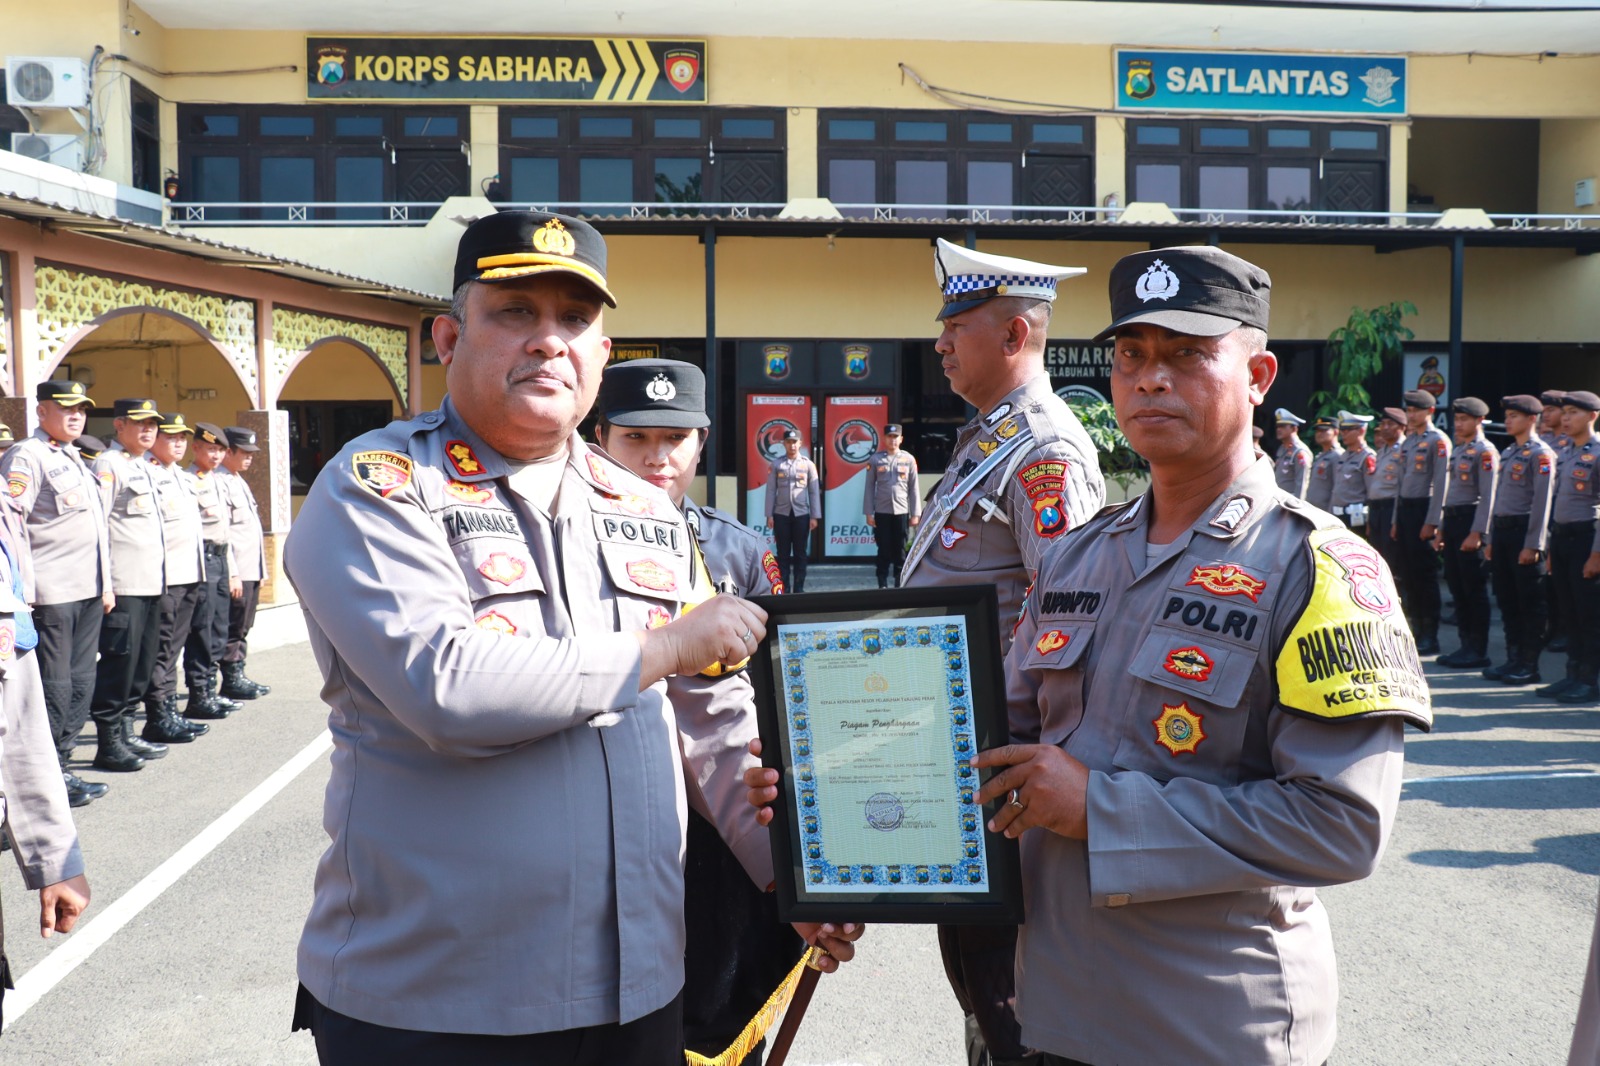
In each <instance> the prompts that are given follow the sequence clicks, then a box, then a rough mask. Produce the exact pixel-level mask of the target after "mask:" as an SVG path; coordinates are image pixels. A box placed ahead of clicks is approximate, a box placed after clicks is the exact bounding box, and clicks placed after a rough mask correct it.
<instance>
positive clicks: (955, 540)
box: [939, 526, 967, 549]
mask: <svg viewBox="0 0 1600 1066" xmlns="http://www.w3.org/2000/svg"><path fill="white" fill-rule="evenodd" d="M966 536H967V534H966V532H965V531H964V530H960V529H955V528H953V527H951V526H945V527H944V528H943V529H941V530H939V543H940V544H942V545H944V547H945V548H946V549H949V548H954V547H955V546H956V545H957V544H959V543H961V541H962V540H964V539H966Z"/></svg>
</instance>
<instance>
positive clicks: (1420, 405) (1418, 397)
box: [1401, 389, 1439, 411]
mask: <svg viewBox="0 0 1600 1066" xmlns="http://www.w3.org/2000/svg"><path fill="white" fill-rule="evenodd" d="M1401 398H1402V399H1403V400H1405V402H1406V406H1407V407H1415V408H1417V409H1418V410H1425V411H1431V410H1433V409H1434V408H1435V407H1438V406H1439V397H1437V396H1435V395H1434V394H1433V393H1431V392H1429V391H1428V390H1427V389H1412V390H1411V391H1409V392H1407V393H1406V394H1405V396H1403V397H1401Z"/></svg>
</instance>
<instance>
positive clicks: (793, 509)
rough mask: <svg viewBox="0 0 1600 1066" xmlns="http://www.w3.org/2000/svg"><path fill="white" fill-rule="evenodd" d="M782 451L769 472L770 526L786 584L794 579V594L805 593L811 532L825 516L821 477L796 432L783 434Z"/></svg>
mask: <svg viewBox="0 0 1600 1066" xmlns="http://www.w3.org/2000/svg"><path fill="white" fill-rule="evenodd" d="M783 448H784V457H783V458H782V459H779V460H778V461H777V462H775V463H773V464H772V468H771V469H770V470H768V471H767V525H768V526H770V527H771V528H772V539H773V540H774V541H775V542H776V543H777V546H778V570H779V571H780V573H781V574H782V576H783V583H784V585H786V586H787V585H789V583H790V581H791V579H792V580H793V582H794V585H793V588H794V591H795V592H804V591H805V588H806V560H807V557H808V556H809V555H810V554H811V532H812V530H814V529H816V528H817V522H818V520H819V518H820V516H821V514H822V478H821V476H820V475H819V474H818V473H817V467H816V464H814V463H813V462H812V461H811V460H810V459H809V458H807V457H806V456H804V455H801V454H800V434H799V432H798V431H797V430H793V429H791V430H789V431H787V432H786V433H784V435H783Z"/></svg>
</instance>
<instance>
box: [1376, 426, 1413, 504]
mask: <svg viewBox="0 0 1600 1066" xmlns="http://www.w3.org/2000/svg"><path fill="white" fill-rule="evenodd" d="M1402 443H1404V438H1402V439H1401V440H1397V441H1395V442H1394V443H1393V444H1391V445H1389V446H1387V447H1385V448H1379V449H1378V469H1377V470H1376V471H1375V472H1374V473H1373V475H1372V476H1371V477H1369V478H1367V499H1369V500H1393V499H1398V498H1399V496H1400V477H1401V475H1402V474H1403V473H1404V471H1405V467H1404V463H1405V461H1406V459H1405V455H1404V454H1403V451H1402V448H1401V444H1402Z"/></svg>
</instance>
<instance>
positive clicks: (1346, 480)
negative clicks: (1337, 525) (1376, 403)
mask: <svg viewBox="0 0 1600 1066" xmlns="http://www.w3.org/2000/svg"><path fill="white" fill-rule="evenodd" d="M1371 421H1372V416H1371V415H1358V414H1354V413H1352V412H1350V411H1340V412H1339V441H1340V443H1341V444H1343V445H1344V454H1343V455H1341V456H1340V457H1339V463H1338V465H1337V466H1336V467H1334V471H1333V498H1332V499H1331V500H1330V501H1329V505H1330V506H1329V510H1331V511H1332V513H1333V514H1334V515H1335V516H1336V517H1338V518H1339V519H1341V520H1342V521H1343V522H1344V524H1345V526H1346V528H1349V529H1353V530H1355V531H1356V532H1358V533H1361V534H1363V535H1365V534H1366V530H1367V479H1368V478H1370V477H1372V475H1373V474H1375V473H1377V470H1378V453H1377V452H1374V451H1373V450H1372V449H1371V448H1369V447H1367V425H1368V423H1370V422H1371Z"/></svg>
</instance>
